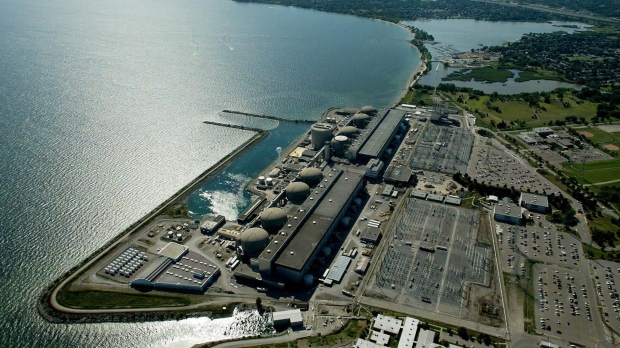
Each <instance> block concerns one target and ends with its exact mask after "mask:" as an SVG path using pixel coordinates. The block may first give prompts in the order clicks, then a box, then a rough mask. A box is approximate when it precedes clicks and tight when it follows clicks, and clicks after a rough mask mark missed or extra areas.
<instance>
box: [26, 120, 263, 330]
mask: <svg viewBox="0 0 620 348" xmlns="http://www.w3.org/2000/svg"><path fill="white" fill-rule="evenodd" d="M267 134H268V132H267V131H260V132H258V133H257V134H255V135H254V136H253V137H252V138H251V139H249V140H248V141H246V142H245V143H243V144H242V145H240V146H239V147H237V149H235V150H234V151H233V152H231V153H230V154H228V155H227V156H225V157H224V158H222V159H221V160H219V161H218V162H217V163H215V164H214V165H213V166H211V167H210V168H209V169H207V170H206V171H204V172H203V173H202V174H200V175H199V176H198V177H196V178H195V179H194V180H192V181H190V182H189V183H188V184H187V185H185V186H183V187H182V188H181V189H180V190H179V191H177V192H176V193H175V194H174V195H172V196H171V197H170V198H168V199H167V200H165V201H164V202H163V203H161V204H160V205H158V206H157V207H156V208H155V209H153V210H152V211H151V212H149V213H148V214H146V215H145V216H144V217H142V218H140V219H139V220H138V221H136V222H135V223H133V224H132V225H131V226H129V227H128V228H127V229H125V230H124V231H123V232H121V233H119V234H118V235H117V236H116V237H114V238H113V239H112V240H110V241H109V242H108V243H106V244H105V245H103V246H102V247H101V248H99V250H97V251H96V252H94V253H92V254H91V255H90V256H89V257H87V258H86V259H84V260H83V261H82V262H80V263H79V264H78V265H76V266H74V267H73V268H72V269H71V270H69V271H67V272H65V273H64V274H63V275H62V276H60V277H59V278H58V279H56V280H55V281H54V282H53V283H52V284H50V286H48V287H47V288H46V289H44V291H43V292H42V294H41V298H40V299H39V304H38V310H39V313H41V314H42V316H43V317H44V318H45V319H46V320H48V321H50V322H55V321H53V320H52V319H53V318H51V316H52V315H51V314H50V313H53V312H54V311H56V312H61V313H72V314H77V313H83V314H84V315H91V314H94V313H120V312H124V313H126V314H127V315H132V313H134V312H136V309H120V310H119V309H110V310H80V309H74V308H68V307H64V306H62V305H61V304H60V303H58V299H57V296H58V292H59V291H60V290H61V289H63V288H64V287H65V286H67V285H68V284H70V282H71V281H73V280H75V279H77V277H78V276H80V275H81V274H82V273H83V272H85V271H86V270H88V268H89V267H91V266H92V265H93V264H94V263H95V262H97V261H98V260H99V259H100V258H101V257H104V256H105V255H106V254H107V253H109V252H110V251H112V250H114V249H115V248H116V247H117V246H118V245H119V244H121V243H124V242H126V240H127V239H128V238H129V237H130V236H131V235H133V234H134V233H136V232H137V231H139V230H140V228H142V227H143V226H144V225H146V224H147V223H149V222H150V221H152V219H154V218H156V217H157V216H159V215H160V214H162V212H163V211H164V210H165V209H166V208H168V207H169V206H170V205H173V204H176V203H179V202H182V201H184V200H185V199H186V197H187V196H188V195H189V194H191V193H192V192H194V191H195V190H196V189H197V188H198V186H200V185H202V184H203V183H204V182H205V181H206V180H208V179H210V178H211V177H213V176H214V175H215V174H217V172H218V171H219V170H221V169H222V168H223V167H224V166H225V165H227V164H228V163H229V162H230V161H232V160H233V159H235V158H236V157H237V156H239V155H240V154H242V153H243V152H244V151H245V150H247V149H248V148H250V147H251V146H252V145H254V144H255V143H257V142H258V141H260V140H261V139H262V138H263V137H265V136H266V135H267ZM43 307H47V308H43ZM175 309H177V310H186V309H187V308H186V307H181V308H175ZM171 310H174V309H171V308H161V309H146V308H145V309H141V310H139V311H171ZM79 321H80V320H75V322H79Z"/></svg>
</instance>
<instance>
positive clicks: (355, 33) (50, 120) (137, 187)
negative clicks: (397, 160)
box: [0, 0, 418, 347]
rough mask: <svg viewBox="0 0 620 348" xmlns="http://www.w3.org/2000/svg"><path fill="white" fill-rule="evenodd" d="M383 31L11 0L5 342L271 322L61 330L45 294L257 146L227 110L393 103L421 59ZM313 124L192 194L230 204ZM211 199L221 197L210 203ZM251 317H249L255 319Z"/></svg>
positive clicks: (3, 21) (208, 333)
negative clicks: (174, 197)
mask: <svg viewBox="0 0 620 348" xmlns="http://www.w3.org/2000/svg"><path fill="white" fill-rule="evenodd" d="M408 39H409V34H408V32H406V31H405V30H403V29H402V28H399V27H396V26H393V25H389V24H386V23H383V22H378V21H371V20H365V19H359V18H355V17H350V16H342V15H334V14H325V13H319V12H313V11H305V10H299V9H294V8H285V7H269V6H263V5H248V4H237V3H234V2H230V1H224V0H202V1H190V0H178V1H161V0H160V1H157V0H154V1H141V0H125V1H118V0H111V1H75V0H65V1H55V0H53V1H33V0H25V1H9V0H0V129H1V131H0V144H1V147H0V201H1V202H2V203H0V250H1V251H2V252H1V253H0V267H1V272H0V292H1V293H2V296H0V307H1V308H2V311H1V313H0V343H2V346H3V347H34V346H38V347H48V346H54V347H92V346H101V347H149V346H154V347H158V346H188V345H190V344H191V343H197V342H202V341H208V340H215V339H220V338H223V337H224V331H227V330H228V331H229V332H230V333H231V334H233V335H243V334H244V333H251V332H256V330H258V328H259V327H260V325H259V324H256V325H254V326H252V327H241V326H238V327H236V328H235V329H234V330H231V329H230V328H231V327H235V323H237V321H236V320H237V319H236V318H231V319H226V320H215V321H212V320H209V319H206V318H203V319H192V320H183V321H181V322H166V323H144V324H87V325H52V324H48V323H46V322H45V321H43V320H42V319H41V318H40V317H39V316H38V314H37V313H36V309H35V302H36V299H37V296H38V294H39V292H40V290H41V289H42V287H43V286H45V285H46V284H48V283H49V282H51V281H52V280H53V279H55V278H56V277H57V276H58V275H59V274H61V273H63V272H64V271H66V270H67V269H69V268H71V267H72V266H73V265H75V264H77V263H78V262H80V260H82V259H83V258H85V257H86V256H87V255H89V254H90V253H91V252H92V251H94V250H96V249H97V248H98V247H100V246H101V245H103V244H105V243H106V241H108V240H110V239H111V238H112V237H113V236H115V235H116V234H118V233H120V232H121V231H122V230H123V229H125V228H126V227H127V226H129V225H130V224H131V223H133V222H134V221H136V220H137V219H139V218H140V217H141V216H142V215H144V214H145V213H146V212H148V211H150V210H151V209H153V208H154V207H155V206H157V205H158V204H159V203H160V202H162V201H163V200H165V199H166V198H167V197H169V196H170V195H171V194H173V193H174V192H175V191H177V190H178V189H179V188H181V187H182V186H183V185H185V184H186V183H187V182H189V181H190V180H192V179H193V178H194V177H196V176H197V175H198V174H199V173H201V172H203V171H204V170H206V169H207V168H209V167H210V166H211V165H213V164H214V163H216V162H217V161H218V160H219V159H220V158H222V157H223V156H225V155H226V154H227V153H229V152H230V151H232V150H233V149H234V148H236V147H237V146H239V145H240V144H242V143H243V142H244V141H245V140H247V139H249V138H250V137H251V136H252V133H251V132H247V131H239V130H233V129H230V128H222V127H215V126H207V125H205V124H203V123H202V121H204V120H212V121H219V122H221V121H222V120H223V119H222V117H221V116H220V115H219V111H220V110H222V109H233V110H241V111H246V112H256V113H263V114H268V115H274V116H280V117H287V118H318V117H320V115H321V114H322V113H323V112H324V111H325V110H326V109H327V108H328V107H331V106H344V105H353V106H362V105H367V104H370V105H374V106H377V107H384V106H388V105H390V104H392V103H393V102H395V101H396V100H397V99H398V96H399V94H400V92H401V91H402V89H403V87H404V86H405V84H406V81H407V79H408V78H409V75H410V73H411V72H412V71H413V70H414V69H415V67H416V66H417V63H418V56H417V54H416V52H415V50H414V49H413V48H412V47H411V46H410V45H409V44H408V43H407V42H406V41H407V40H408ZM304 130H305V127H303V126H299V125H290V124H284V123H283V124H281V125H280V126H279V127H277V128H276V129H274V130H273V133H272V135H271V136H270V138H269V139H267V140H266V141H265V142H262V143H261V144H259V145H258V146H257V147H256V148H254V149H253V150H252V151H251V152H248V153H246V156H244V157H242V159H241V160H240V161H238V162H235V163H233V164H231V165H230V166H229V167H228V168H227V169H226V171H225V173H224V174H223V175H222V176H220V177H218V178H216V179H215V181H213V183H211V184H210V185H211V186H209V185H207V187H206V188H204V189H201V190H200V191H199V192H197V193H196V194H195V195H194V196H192V199H191V202H190V203H191V204H190V209H194V210H196V212H197V213H200V212H202V211H209V210H213V211H223V212H227V213H226V214H227V215H229V214H232V212H233V211H234V209H236V208H237V207H238V206H240V205H242V204H243V203H242V202H241V203H235V204H232V205H228V206H227V205H224V204H220V203H219V202H218V200H217V199H211V198H210V197H215V196H217V195H221V194H223V193H227V194H230V193H232V194H233V196H234V197H236V194H237V193H240V192H241V187H242V186H243V185H244V183H245V182H246V181H247V180H248V178H252V177H253V176H255V175H256V173H258V171H259V170H260V169H261V168H262V166H264V164H266V163H268V162H270V161H271V160H273V159H274V158H275V156H276V154H275V151H274V150H273V148H274V147H275V146H282V147H284V146H286V145H287V144H288V142H289V141H290V140H291V139H293V138H295V137H297V136H298V135H299V134H301V132H303V131H304ZM210 195H211V196H210ZM248 315H251V314H248Z"/></svg>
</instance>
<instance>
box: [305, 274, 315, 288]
mask: <svg viewBox="0 0 620 348" xmlns="http://www.w3.org/2000/svg"><path fill="white" fill-rule="evenodd" d="M313 283H314V276H313V275H312V274H306V275H305V276H304V285H305V286H311V285H312V284H313Z"/></svg>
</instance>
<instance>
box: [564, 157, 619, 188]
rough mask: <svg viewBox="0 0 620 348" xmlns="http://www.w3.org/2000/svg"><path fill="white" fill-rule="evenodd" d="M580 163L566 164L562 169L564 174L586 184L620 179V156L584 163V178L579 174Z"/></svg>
mask: <svg viewBox="0 0 620 348" xmlns="http://www.w3.org/2000/svg"><path fill="white" fill-rule="evenodd" d="M580 166H581V164H575V165H574V166H566V167H564V169H563V170H562V171H563V172H564V173H565V174H566V175H568V176H571V177H574V178H576V179H577V180H578V181H579V182H582V183H586V184H596V183H599V182H606V181H612V180H617V179H620V158H616V159H612V160H608V161H597V162H590V163H586V165H585V168H584V178H583V179H582V178H581V175H580Z"/></svg>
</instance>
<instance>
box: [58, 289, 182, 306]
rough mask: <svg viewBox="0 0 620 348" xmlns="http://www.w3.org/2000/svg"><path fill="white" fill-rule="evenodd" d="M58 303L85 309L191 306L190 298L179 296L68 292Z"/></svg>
mask: <svg viewBox="0 0 620 348" xmlns="http://www.w3.org/2000/svg"><path fill="white" fill-rule="evenodd" d="M58 302H59V303H60V304H61V305H63V306H66V307H71V308H84V309H101V308H150V307H179V306H187V305H189V304H190V300H189V299H188V298H184V297H179V296H152V295H146V294H125V293H118V292H107V291H66V290H61V291H59V292H58Z"/></svg>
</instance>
